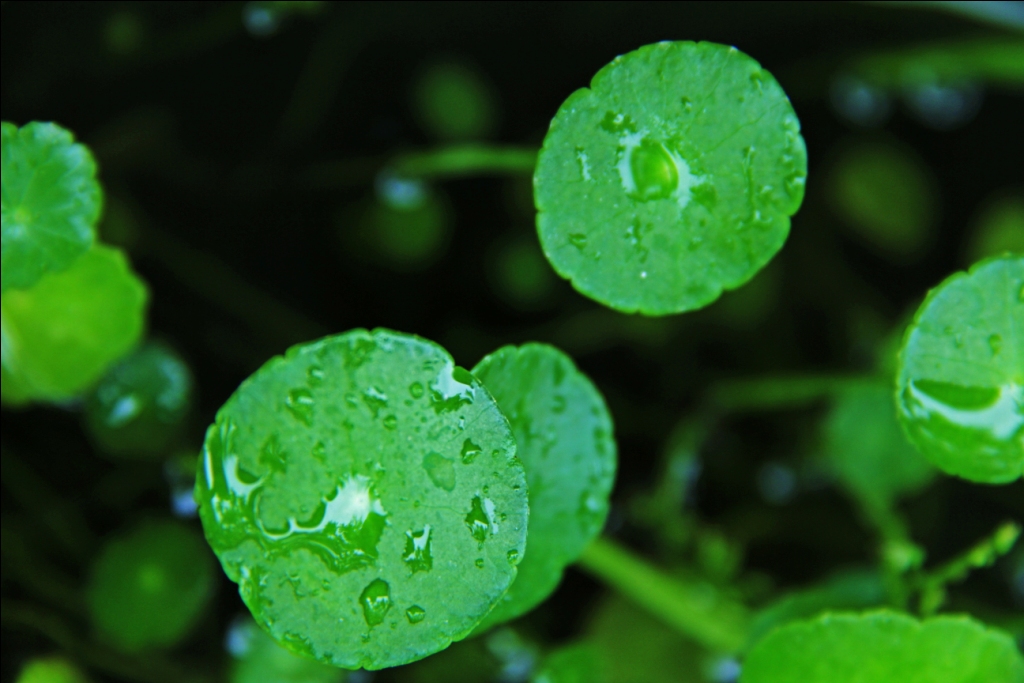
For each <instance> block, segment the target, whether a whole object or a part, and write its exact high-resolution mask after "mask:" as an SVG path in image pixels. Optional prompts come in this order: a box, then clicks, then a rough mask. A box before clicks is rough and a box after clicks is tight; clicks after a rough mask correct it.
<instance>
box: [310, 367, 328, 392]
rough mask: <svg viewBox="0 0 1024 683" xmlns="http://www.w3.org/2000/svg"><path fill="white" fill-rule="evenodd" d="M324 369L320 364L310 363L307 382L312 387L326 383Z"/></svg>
mask: <svg viewBox="0 0 1024 683" xmlns="http://www.w3.org/2000/svg"><path fill="white" fill-rule="evenodd" d="M324 377H325V375H324V371H323V368H321V367H320V366H318V365H310V366H309V369H308V370H306V383H307V384H309V386H311V387H318V386H320V385H321V384H323V383H324Z"/></svg>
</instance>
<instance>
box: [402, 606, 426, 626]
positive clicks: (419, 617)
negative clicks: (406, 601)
mask: <svg viewBox="0 0 1024 683" xmlns="http://www.w3.org/2000/svg"><path fill="white" fill-rule="evenodd" d="M405 618H406V619H408V620H409V623H410V624H418V623H420V622H421V621H423V620H424V619H426V618H427V611H426V610H425V609H423V608H422V607H420V606H419V605H413V606H412V607H410V608H409V609H407V610H405Z"/></svg>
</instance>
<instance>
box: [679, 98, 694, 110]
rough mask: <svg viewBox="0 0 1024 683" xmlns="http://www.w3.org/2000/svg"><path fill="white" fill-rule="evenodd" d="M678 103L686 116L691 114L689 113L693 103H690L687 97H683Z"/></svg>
mask: <svg viewBox="0 0 1024 683" xmlns="http://www.w3.org/2000/svg"><path fill="white" fill-rule="evenodd" d="M680 102H681V103H682V105H683V111H684V112H686V113H687V114H689V113H691V112H692V111H693V102H692V101H691V100H690V98H689V97H684V98H682V99H681V100H680Z"/></svg>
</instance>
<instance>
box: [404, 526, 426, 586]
mask: <svg viewBox="0 0 1024 683" xmlns="http://www.w3.org/2000/svg"><path fill="white" fill-rule="evenodd" d="M402 561H403V562H405V565H406V566H407V567H409V569H411V570H412V573H413V574H415V573H416V572H429V571H430V570H431V569H432V568H433V567H434V556H433V554H432V553H431V552H430V525H429V524H427V525H426V526H424V527H423V528H422V529H420V530H419V531H412V530H410V531H406V532H405V552H404V553H402Z"/></svg>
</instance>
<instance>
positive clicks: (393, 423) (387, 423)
mask: <svg viewBox="0 0 1024 683" xmlns="http://www.w3.org/2000/svg"><path fill="white" fill-rule="evenodd" d="M397 426H398V418H397V417H395V416H394V415H388V416H387V417H385V418H384V428H385V429H394V428H395V427H397Z"/></svg>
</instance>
